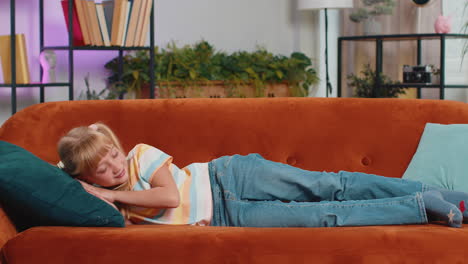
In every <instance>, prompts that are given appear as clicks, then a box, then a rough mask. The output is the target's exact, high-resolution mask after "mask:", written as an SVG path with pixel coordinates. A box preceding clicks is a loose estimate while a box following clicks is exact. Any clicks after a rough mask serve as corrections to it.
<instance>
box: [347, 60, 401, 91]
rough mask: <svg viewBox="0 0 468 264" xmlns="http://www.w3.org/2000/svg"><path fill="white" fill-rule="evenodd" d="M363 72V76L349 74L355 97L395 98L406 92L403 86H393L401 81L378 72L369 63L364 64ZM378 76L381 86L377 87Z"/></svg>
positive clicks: (349, 83)
mask: <svg viewBox="0 0 468 264" xmlns="http://www.w3.org/2000/svg"><path fill="white" fill-rule="evenodd" d="M361 74H362V77H360V76H356V75H354V74H350V75H348V81H349V82H348V85H349V86H350V87H353V89H354V96H355V97H365V98H382V97H389V98H394V97H398V95H399V94H405V93H406V90H405V88H403V87H395V86H391V85H393V84H399V82H394V81H392V80H391V79H390V78H389V77H387V76H385V75H384V74H382V73H380V74H377V73H376V72H375V71H373V70H372V69H371V67H370V65H369V64H366V65H365V66H364V70H362V71H361ZM377 78H380V85H381V86H380V87H377V85H376V83H377ZM378 88H379V89H378Z"/></svg>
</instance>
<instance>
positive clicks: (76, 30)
mask: <svg viewBox="0 0 468 264" xmlns="http://www.w3.org/2000/svg"><path fill="white" fill-rule="evenodd" d="M61 3H62V9H63V15H64V17H65V25H66V26H67V31H68V26H69V25H68V17H69V14H68V0H62V1H61ZM72 16H73V18H72V23H73V34H72V35H73V45H74V46H83V45H85V41H84V37H83V32H82V30H81V26H80V22H79V16H78V12H77V6H76V5H73V14H72Z"/></svg>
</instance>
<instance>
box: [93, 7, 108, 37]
mask: <svg viewBox="0 0 468 264" xmlns="http://www.w3.org/2000/svg"><path fill="white" fill-rule="evenodd" d="M96 13H97V18H98V21H99V27H100V28H101V34H102V41H103V42H104V46H110V38H109V30H108V29H107V22H106V16H105V14H104V7H103V6H102V3H97V4H96Z"/></svg>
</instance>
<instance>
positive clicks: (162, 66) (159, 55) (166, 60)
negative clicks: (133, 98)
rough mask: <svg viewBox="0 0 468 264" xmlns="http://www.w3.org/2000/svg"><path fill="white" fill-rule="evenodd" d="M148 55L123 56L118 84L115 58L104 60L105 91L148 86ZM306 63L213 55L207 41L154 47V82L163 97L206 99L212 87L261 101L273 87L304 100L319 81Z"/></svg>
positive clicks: (300, 57)
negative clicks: (310, 88) (281, 86)
mask: <svg viewBox="0 0 468 264" xmlns="http://www.w3.org/2000/svg"><path fill="white" fill-rule="evenodd" d="M148 53H149V52H147V51H137V52H130V53H127V54H126V55H125V56H124V58H123V59H124V63H123V75H122V78H121V81H119V80H118V63H117V62H118V61H117V60H118V58H114V59H112V60H111V61H109V62H108V63H107V64H106V65H105V67H106V68H107V69H108V70H109V71H110V76H109V78H108V83H109V87H111V89H112V87H124V88H125V89H126V90H127V91H137V92H138V91H141V88H143V87H147V86H148V83H149V72H148V70H147V69H148V65H149V56H148V55H149V54H148ZM311 64H312V63H311V60H310V59H309V58H308V57H307V56H305V55H304V54H302V53H299V52H295V53H293V54H291V56H290V57H287V56H282V55H273V54H272V53H270V52H268V51H266V50H265V49H257V50H256V51H254V52H247V51H238V52H234V53H232V54H227V53H225V52H219V51H216V50H215V49H214V47H213V46H212V45H211V44H209V43H208V42H206V41H200V42H198V43H196V44H194V45H186V46H183V47H180V48H179V47H177V46H176V45H175V44H174V43H171V44H169V45H168V46H167V48H165V49H159V48H158V47H156V48H155V79H156V82H157V88H158V90H157V92H158V95H159V97H162V98H164V97H205V96H207V95H206V91H208V90H213V89H218V92H214V94H215V95H213V97H252V96H257V97H260V96H267V95H268V93H271V92H269V89H271V87H270V86H271V84H273V83H275V84H282V85H283V86H284V87H286V89H287V90H288V94H289V95H292V96H306V95H307V94H308V87H309V86H310V85H312V84H315V83H317V82H318V77H317V73H316V71H315V69H313V68H312V67H311ZM216 87H218V88H216ZM219 87H221V88H219ZM252 88H253V90H252ZM219 89H221V90H219ZM219 91H221V92H219ZM252 91H253V92H252Z"/></svg>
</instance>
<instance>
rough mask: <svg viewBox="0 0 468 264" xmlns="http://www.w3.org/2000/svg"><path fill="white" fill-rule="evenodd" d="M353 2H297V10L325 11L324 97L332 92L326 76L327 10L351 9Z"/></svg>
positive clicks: (299, 0)
mask: <svg viewBox="0 0 468 264" xmlns="http://www.w3.org/2000/svg"><path fill="white" fill-rule="evenodd" d="M352 7H353V0H298V3H297V8H298V9H299V10H310V9H324V10H325V71H326V80H327V86H326V95H327V97H328V93H330V94H331V92H332V85H331V83H330V76H329V74H328V11H327V10H328V9H339V8H352Z"/></svg>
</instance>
